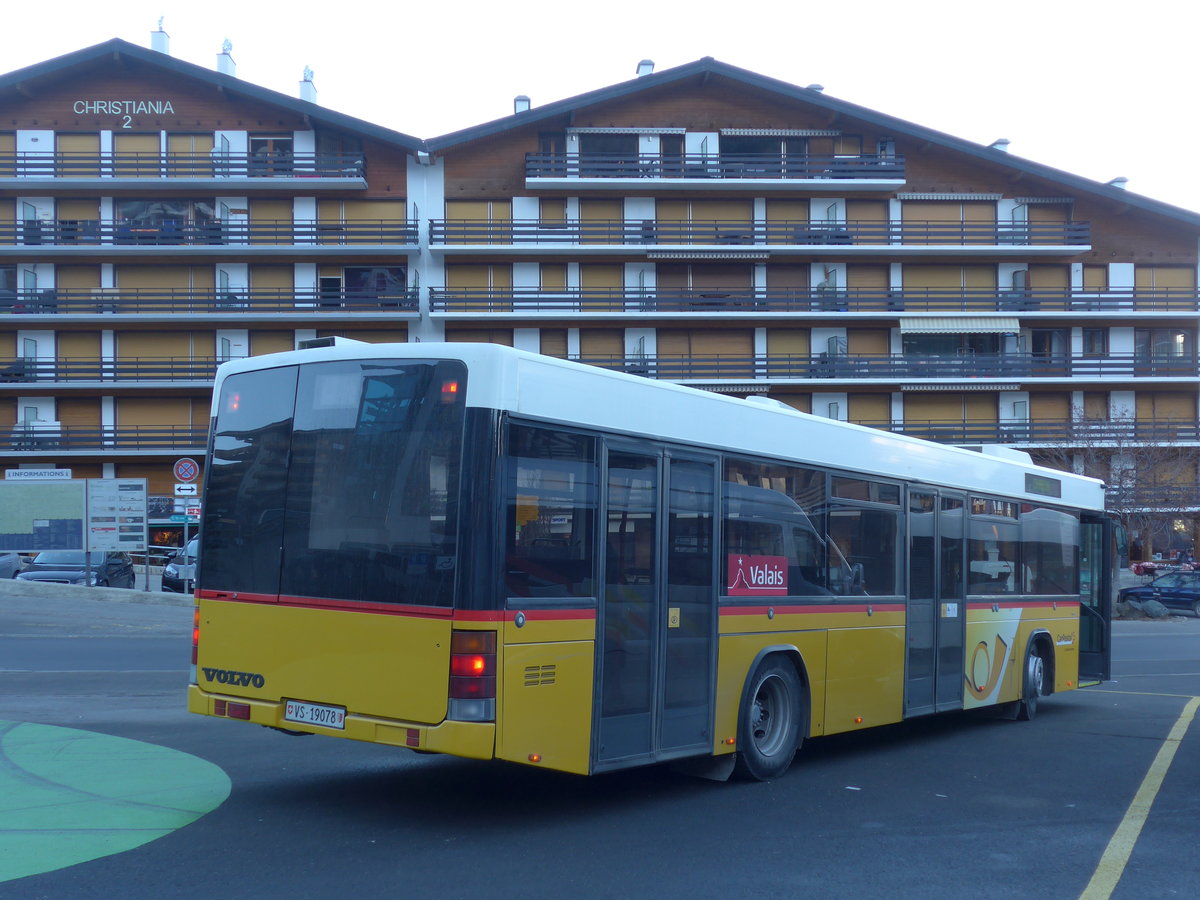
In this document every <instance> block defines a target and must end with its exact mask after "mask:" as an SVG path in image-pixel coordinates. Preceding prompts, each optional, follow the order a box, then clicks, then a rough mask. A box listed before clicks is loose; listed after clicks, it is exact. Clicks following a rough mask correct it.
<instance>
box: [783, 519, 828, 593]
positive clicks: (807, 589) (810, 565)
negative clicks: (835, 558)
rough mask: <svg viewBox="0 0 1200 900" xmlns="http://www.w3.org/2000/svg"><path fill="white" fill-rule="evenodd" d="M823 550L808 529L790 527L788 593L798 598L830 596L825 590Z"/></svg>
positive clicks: (816, 538)
mask: <svg viewBox="0 0 1200 900" xmlns="http://www.w3.org/2000/svg"><path fill="white" fill-rule="evenodd" d="M824 550H825V548H824V547H823V546H822V544H821V541H820V540H819V539H818V537H817V535H816V534H815V533H814V532H813V531H812V530H811V529H809V528H800V527H797V526H793V527H792V548H791V553H790V554H789V556H790V559H791V565H790V566H789V568H788V593H789V594H795V595H796V596H799V597H812V596H817V597H824V596H829V595H830V594H832V591H829V590H827V589H826V588H825V583H824V582H825V578H824V558H825V552H824Z"/></svg>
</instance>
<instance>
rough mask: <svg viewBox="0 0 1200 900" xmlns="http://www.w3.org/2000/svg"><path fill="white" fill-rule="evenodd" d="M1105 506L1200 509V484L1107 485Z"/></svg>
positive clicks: (1126, 508) (1129, 508) (1132, 508)
mask: <svg viewBox="0 0 1200 900" xmlns="http://www.w3.org/2000/svg"><path fill="white" fill-rule="evenodd" d="M1104 497H1105V505H1106V506H1107V507H1108V508H1109V509H1110V510H1111V509H1120V510H1134V509H1145V510H1155V509H1162V510H1167V509H1175V510H1184V509H1188V510H1192V509H1197V508H1200V484H1196V483H1195V482H1178V483H1175V482H1164V483H1161V484H1132V485H1106V486H1105V488H1104Z"/></svg>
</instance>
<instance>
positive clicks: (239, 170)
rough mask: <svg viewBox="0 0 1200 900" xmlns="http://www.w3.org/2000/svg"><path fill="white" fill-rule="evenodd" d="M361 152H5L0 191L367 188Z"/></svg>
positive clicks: (0, 164)
mask: <svg viewBox="0 0 1200 900" xmlns="http://www.w3.org/2000/svg"><path fill="white" fill-rule="evenodd" d="M366 175H367V170H366V160H365V159H364V158H363V156H362V154H346V153H287V154H277V155H274V156H263V155H259V154H247V153H242V154H237V153H228V154H218V153H168V154H165V155H163V154H158V153H0V187H4V188H22V189H25V190H28V189H29V187H30V184H29V183H30V181H43V180H53V182H54V187H56V188H59V187H62V188H67V187H87V188H96V187H105V188H109V189H118V188H119V189H120V190H121V191H128V190H139V189H142V190H146V189H150V190H160V189H161V188H162V187H163V186H164V183H166V184H170V186H171V187H172V188H175V187H196V188H214V187H226V188H227V187H231V186H232V185H233V184H237V185H240V186H247V187H254V188H255V189H256V190H257V189H267V190H270V189H279V190H287V191H292V192H294V191H296V190H297V189H298V187H299V185H300V184H302V185H303V189H304V190H305V191H310V190H320V189H333V190H346V189H347V188H365V187H366V186H367V181H366Z"/></svg>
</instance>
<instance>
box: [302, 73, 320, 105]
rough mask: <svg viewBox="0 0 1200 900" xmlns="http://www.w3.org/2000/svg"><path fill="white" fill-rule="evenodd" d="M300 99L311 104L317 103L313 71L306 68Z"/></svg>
mask: <svg viewBox="0 0 1200 900" xmlns="http://www.w3.org/2000/svg"><path fill="white" fill-rule="evenodd" d="M300 99H301V100H305V101H307V102H309V103H316V102H317V86H316V85H315V84H313V70H312V69H310V68H309V67H308V66H305V67H304V77H303V78H301V79H300Z"/></svg>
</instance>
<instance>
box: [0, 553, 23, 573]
mask: <svg viewBox="0 0 1200 900" xmlns="http://www.w3.org/2000/svg"><path fill="white" fill-rule="evenodd" d="M20 571H21V555H20V554H19V553H0V578H16V577H17V573H18V572H20Z"/></svg>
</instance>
